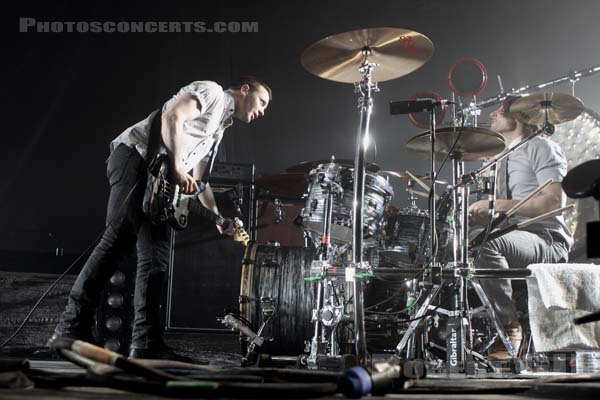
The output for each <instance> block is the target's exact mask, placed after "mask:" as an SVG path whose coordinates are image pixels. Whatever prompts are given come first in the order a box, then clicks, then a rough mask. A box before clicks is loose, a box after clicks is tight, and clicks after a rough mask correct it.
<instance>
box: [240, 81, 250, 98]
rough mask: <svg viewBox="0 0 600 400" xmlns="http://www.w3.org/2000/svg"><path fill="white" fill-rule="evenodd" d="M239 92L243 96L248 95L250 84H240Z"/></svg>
mask: <svg viewBox="0 0 600 400" xmlns="http://www.w3.org/2000/svg"><path fill="white" fill-rule="evenodd" d="M240 93H242V94H243V95H244V96H246V95H248V93H250V85H248V84H247V83H244V84H243V85H242V86H240Z"/></svg>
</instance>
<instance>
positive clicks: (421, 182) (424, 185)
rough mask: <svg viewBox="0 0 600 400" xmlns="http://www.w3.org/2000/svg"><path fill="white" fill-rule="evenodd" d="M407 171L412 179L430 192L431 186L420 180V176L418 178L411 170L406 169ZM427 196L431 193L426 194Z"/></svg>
mask: <svg viewBox="0 0 600 400" xmlns="http://www.w3.org/2000/svg"><path fill="white" fill-rule="evenodd" d="M406 173H407V174H408V176H410V177H411V179H412V180H413V181H415V182H417V183H418V184H419V185H420V186H421V187H422V188H423V189H425V190H426V191H427V192H429V191H430V190H431V189H430V187H429V186H427V185H426V184H425V183H424V182H423V181H422V180H420V179H419V178H417V177H416V176H414V175H413V174H412V173H411V172H410V171H406ZM425 197H429V195H425Z"/></svg>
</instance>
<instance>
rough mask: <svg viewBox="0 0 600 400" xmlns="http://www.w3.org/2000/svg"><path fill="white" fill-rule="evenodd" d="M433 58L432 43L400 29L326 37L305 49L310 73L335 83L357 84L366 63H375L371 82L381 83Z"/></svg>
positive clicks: (410, 70)
mask: <svg viewBox="0 0 600 400" xmlns="http://www.w3.org/2000/svg"><path fill="white" fill-rule="evenodd" d="M432 55H433V43H432V42H431V40H429V38H428V37H427V36H425V35H423V34H420V33H418V32H414V31H411V30H408V29H400V28H368V29H358V30H355V31H350V32H344V33H339V34H337V35H333V36H328V37H326V38H324V39H321V40H319V41H318V42H316V43H313V44H312V45H310V46H309V47H308V48H306V49H305V50H304V52H303V53H302V57H301V62H302V65H303V66H304V68H306V70H308V71H309V72H311V73H313V74H315V75H317V76H320V77H321V78H325V79H329V80H332V81H336V82H346V83H354V82H360V81H361V80H362V79H363V77H362V74H361V73H360V71H359V68H360V67H361V65H363V64H364V63H365V61H366V62H369V63H375V64H377V66H376V67H375V68H374V69H373V72H372V79H373V81H374V82H383V81H387V80H390V79H394V78H398V77H400V76H403V75H406V74H409V73H411V72H413V71H414V70H416V69H418V68H419V67H421V66H422V65H423V64H425V63H426V62H427V60H429V59H430V58H431V56H432Z"/></svg>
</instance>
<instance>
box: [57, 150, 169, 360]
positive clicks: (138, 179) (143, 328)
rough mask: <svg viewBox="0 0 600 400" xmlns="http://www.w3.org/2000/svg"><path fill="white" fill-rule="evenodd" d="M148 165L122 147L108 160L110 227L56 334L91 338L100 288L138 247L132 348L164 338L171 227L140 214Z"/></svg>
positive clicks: (79, 280)
mask: <svg viewBox="0 0 600 400" xmlns="http://www.w3.org/2000/svg"><path fill="white" fill-rule="evenodd" d="M147 167H148V166H147V163H146V162H145V161H144V159H143V158H142V157H141V156H140V154H139V153H138V152H137V150H135V149H133V148H130V147H128V146H126V145H124V144H121V145H119V146H118V147H117V148H116V149H115V150H113V152H112V153H111V155H110V157H109V159H108V166H107V175H108V181H109V184H110V195H109V199H108V210H107V214H106V224H107V226H106V230H105V231H104V234H103V235H102V238H101V239H100V242H99V243H98V245H97V246H96V248H95V249H94V250H93V252H92V254H91V255H90V257H89V258H88V260H87V262H86V263H85V265H84V266H83V269H82V270H81V272H80V273H79V276H78V277H77V279H76V280H75V283H74V285H73V288H72V289H71V292H70V294H69V300H68V304H67V307H66V309H65V311H64V312H63V314H62V316H61V319H60V321H59V323H58V326H57V327H56V333H58V334H61V335H65V336H71V337H80V338H88V337H89V336H91V331H92V326H93V318H94V312H95V308H96V307H97V304H98V301H99V296H100V291H101V289H102V287H103V285H104V283H105V282H106V281H107V280H108V279H109V278H110V276H111V275H112V274H113V273H114V272H115V270H116V268H117V267H118V266H119V264H120V262H121V261H122V260H123V259H124V258H125V257H127V256H129V255H130V254H131V253H132V251H133V250H134V248H136V247H137V272H136V281H135V294H134V300H133V301H134V309H135V316H134V321H133V331H132V341H131V347H132V348H140V349H146V348H150V347H152V346H154V345H159V344H160V342H161V340H162V339H161V333H162V329H161V326H160V300H161V289H162V286H163V281H164V278H165V275H166V271H167V267H168V262H169V245H170V234H171V229H170V228H169V226H168V225H167V224H166V223H163V224H161V225H153V224H151V222H150V220H149V219H148V218H147V217H146V216H145V215H144V214H143V212H142V202H143V199H144V191H145V188H146V180H147Z"/></svg>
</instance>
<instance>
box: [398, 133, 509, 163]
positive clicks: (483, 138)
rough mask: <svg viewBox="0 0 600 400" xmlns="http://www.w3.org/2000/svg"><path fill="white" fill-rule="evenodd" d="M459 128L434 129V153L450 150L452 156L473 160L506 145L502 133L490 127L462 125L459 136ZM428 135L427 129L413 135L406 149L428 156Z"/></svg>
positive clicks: (488, 155) (443, 154)
mask: <svg viewBox="0 0 600 400" xmlns="http://www.w3.org/2000/svg"><path fill="white" fill-rule="evenodd" d="M459 130H460V128H455V127H447V128H441V129H437V130H436V131H435V154H436V155H442V156H445V155H446V154H448V153H449V152H450V151H451V150H452V153H453V157H456V158H459V159H461V160H463V161H474V160H482V159H484V158H488V157H492V156H495V155H496V154H498V153H500V152H501V151H502V150H504V148H505V147H506V146H505V144H504V138H503V137H502V135H500V134H499V133H498V132H495V131H492V130H491V129H486V128H474V127H464V128H462V133H460V137H459ZM430 136H431V135H430V132H429V131H427V132H423V133H419V134H418V135H415V136H413V137H412V138H410V139H409V140H408V142H407V143H406V149H407V150H408V151H410V152H412V153H415V154H416V155H418V156H421V157H426V158H427V157H429V155H430V154H431V139H430ZM457 138H458V141H457ZM455 142H456V145H454V143H455ZM453 145H454V148H453Z"/></svg>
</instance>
